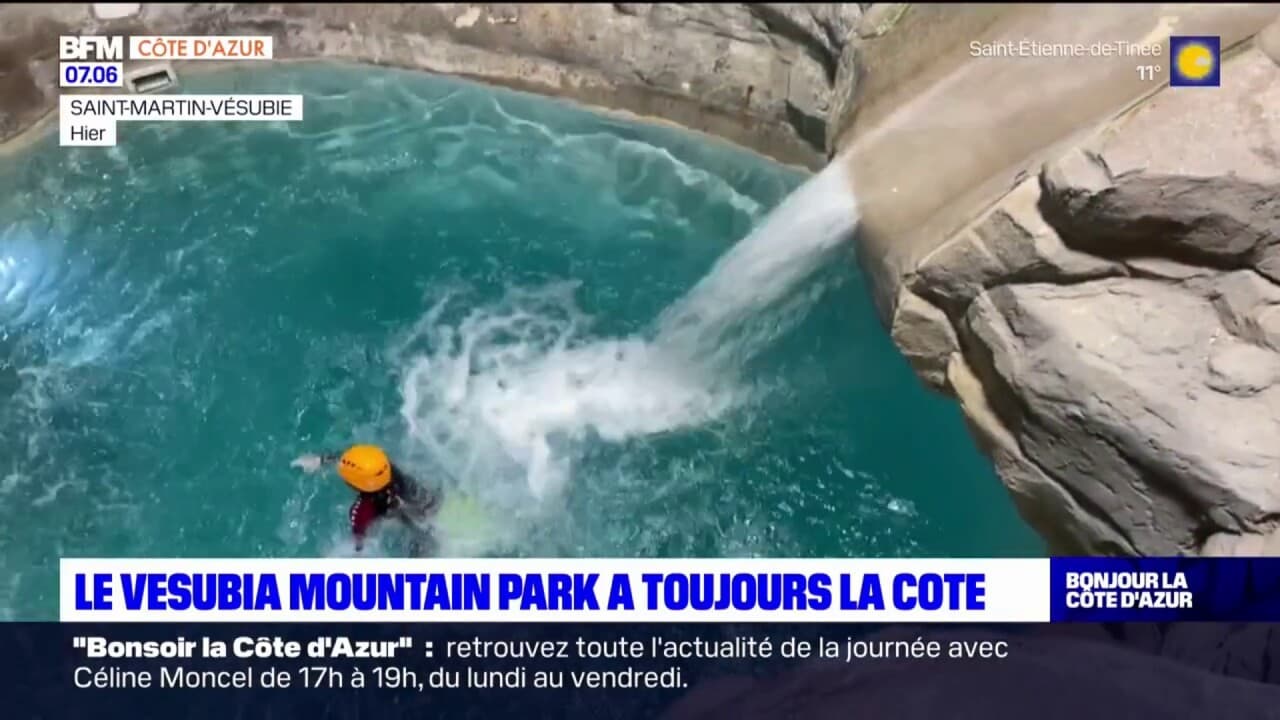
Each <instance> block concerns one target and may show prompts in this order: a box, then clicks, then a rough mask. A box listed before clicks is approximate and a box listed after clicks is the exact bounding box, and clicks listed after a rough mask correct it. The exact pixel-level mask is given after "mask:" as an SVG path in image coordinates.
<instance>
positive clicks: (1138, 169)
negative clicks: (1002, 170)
mask: <svg viewBox="0 0 1280 720" xmlns="http://www.w3.org/2000/svg"><path fill="white" fill-rule="evenodd" d="M1229 68H1230V70H1229V71H1228V70H1224V72H1229V73H1230V77H1231V82H1230V83H1229V85H1230V87H1229V88H1228V87H1227V84H1225V83H1224V87H1223V90H1224V92H1223V93H1222V94H1216V95H1215V96H1214V97H1212V98H1210V97H1208V96H1207V95H1197V94H1196V93H1181V92H1176V91H1170V92H1165V93H1161V94H1160V95H1159V96H1157V97H1156V98H1155V99H1153V100H1152V101H1151V102H1149V103H1148V104H1146V105H1144V106H1143V107H1142V108H1140V109H1139V110H1137V111H1135V112H1134V113H1133V114H1132V115H1131V116H1129V117H1127V118H1125V120H1124V121H1123V123H1122V124H1120V125H1118V126H1117V127H1115V128H1114V129H1112V130H1111V131H1110V132H1109V133H1107V134H1106V135H1105V136H1104V137H1103V138H1102V139H1101V140H1100V141H1099V142H1097V143H1096V144H1095V146H1094V147H1092V148H1082V149H1079V150H1076V151H1074V152H1072V153H1069V154H1068V155H1067V156H1066V157H1064V158H1062V159H1061V160H1059V161H1057V162H1055V163H1051V164H1050V166H1049V167H1048V168H1047V169H1046V172H1045V173H1044V182H1045V197H1044V202H1043V204H1042V209H1043V212H1044V215H1045V218H1046V219H1047V220H1048V221H1049V222H1050V224H1052V225H1053V226H1054V228H1055V229H1057V230H1058V232H1059V234H1060V235H1061V236H1062V238H1063V241H1064V242H1066V244H1067V245H1068V246H1070V247H1073V248H1076V249H1079V250H1083V251H1087V252H1090V253H1093V254H1095V255H1098V256H1101V257H1108V258H1124V257H1135V256H1147V257H1156V256H1158V257H1166V258H1171V259H1174V260H1179V261H1183V262H1186V263H1189V264H1199V265H1205V266H1209V267H1215V268H1223V269H1236V268H1243V267H1250V266H1253V267H1255V268H1257V269H1258V270H1259V271H1260V272H1263V273H1264V274H1267V275H1269V276H1271V277H1273V278H1274V277H1280V274H1277V271H1278V270H1280V267H1276V263H1277V262H1280V260H1277V258H1276V253H1277V252H1280V251H1278V250H1277V249H1276V246H1277V244H1280V120H1277V118H1276V115H1275V113H1274V112H1269V111H1267V110H1266V108H1274V107H1280V83H1277V82H1276V81H1275V79H1276V75H1275V73H1276V66H1275V63H1274V62H1272V61H1271V60H1270V59H1269V58H1267V57H1266V56H1265V55H1264V54H1263V53H1262V52H1261V51H1260V50H1257V49H1254V50H1250V51H1248V52H1246V53H1245V54H1243V55H1242V56H1240V57H1238V58H1235V59H1234V60H1233V61H1232V62H1231V63H1230V65H1229ZM1208 117H1212V118H1213V130H1212V132H1211V133H1209V134H1206V133H1205V132H1204V128H1205V127H1206V126H1205V125H1204V123H1205V120H1204V119H1205V118H1208Z"/></svg>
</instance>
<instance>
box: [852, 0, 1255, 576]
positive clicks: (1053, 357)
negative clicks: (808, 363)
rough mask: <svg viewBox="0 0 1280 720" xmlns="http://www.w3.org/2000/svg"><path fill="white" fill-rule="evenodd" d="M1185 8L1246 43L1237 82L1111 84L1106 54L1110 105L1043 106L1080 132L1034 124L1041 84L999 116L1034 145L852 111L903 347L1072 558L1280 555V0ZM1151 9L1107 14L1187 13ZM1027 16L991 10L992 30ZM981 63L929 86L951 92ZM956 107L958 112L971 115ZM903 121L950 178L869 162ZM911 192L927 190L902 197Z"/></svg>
mask: <svg viewBox="0 0 1280 720" xmlns="http://www.w3.org/2000/svg"><path fill="white" fill-rule="evenodd" d="M1148 7H1149V8H1154V7H1156V6H1148ZM1185 7H1189V8H1198V9H1196V10H1188V11H1187V12H1200V13H1202V16H1201V17H1199V18H1196V21H1197V22H1196V27H1197V28H1199V29H1200V30H1201V31H1204V32H1206V33H1213V32H1214V31H1217V33H1218V34H1221V35H1223V36H1224V38H1223V45H1224V47H1230V46H1232V45H1235V48H1234V49H1233V50H1232V51H1231V52H1229V53H1228V55H1229V57H1228V58H1227V59H1226V60H1225V61H1224V64H1223V68H1222V73H1221V74H1222V78H1223V82H1222V87H1220V88H1216V89H1203V88H1194V89H1177V88H1165V89H1162V90H1158V92H1151V91H1150V90H1142V89H1141V88H1138V87H1126V86H1125V82H1126V81H1125V79H1124V78H1121V77H1118V76H1116V77H1115V80H1116V83H1115V84H1110V85H1108V84H1107V80H1108V78H1109V77H1112V75H1109V74H1108V73H1113V72H1118V71H1113V70H1109V69H1108V68H1106V67H1104V66H1102V65H1099V66H1097V70H1096V72H1097V75H1096V76H1095V77H1094V81H1095V82H1097V85H1095V93H1096V95H1098V96H1106V95H1108V93H1110V94H1111V97H1110V98H1109V99H1107V102H1102V101H1101V100H1100V99H1099V98H1098V97H1093V98H1090V99H1089V102H1090V103H1092V107H1091V108H1090V109H1089V111H1088V112H1084V108H1082V106H1080V105H1071V106H1065V107H1064V106H1062V105H1060V104H1059V99H1057V98H1055V99H1052V100H1047V101H1046V102H1045V103H1044V106H1043V107H1041V108H1040V112H1042V113H1045V114H1046V115H1048V114H1050V113H1059V114H1060V115H1065V116H1068V117H1069V118H1070V119H1071V120H1072V123H1073V124H1075V127H1074V128H1072V127H1070V126H1069V125H1067V124H1061V129H1060V130H1059V129H1054V130H1053V131H1049V130H1048V129H1046V127H1045V125H1058V124H1060V123H1061V117H1055V119H1054V120H1052V122H1049V123H1040V124H1034V123H1036V120H1034V119H1032V118H1033V117H1034V116H1032V115H1029V114H1027V113H1028V112H1029V111H1030V110H1032V109H1034V106H1035V103H1034V101H1033V100H1032V96H1030V95H1027V96H1025V97H1026V101H1025V102H1024V104H1023V105H1022V106H1019V107H1010V108H1009V109H1008V110H1006V111H997V112H995V113H993V114H992V115H991V116H990V117H989V118H988V120H987V121H986V122H988V125H987V126H986V128H985V129H986V131H988V132H995V133H1003V136H1004V137H1006V138H1009V139H1010V140H1011V141H1012V142H1013V143H1015V144H1020V145H1021V146H1022V149H1021V150H1019V151H1018V153H1016V154H1013V153H1011V152H1010V151H1009V149H1008V148H1007V147H1005V148H999V149H992V150H987V149H986V148H984V147H983V146H981V145H976V144H969V145H965V144H964V143H963V142H961V143H960V147H961V148H964V150H961V151H957V152H956V154H955V157H954V159H953V158H951V157H946V156H945V153H946V151H945V149H942V148H941V145H931V144H930V143H932V142H937V143H942V142H943V141H945V140H946V139H947V138H948V137H950V138H951V141H953V142H957V141H959V140H960V138H961V137H962V136H964V135H965V133H968V132H972V131H974V130H975V128H976V129H979V130H981V129H982V128H983V126H982V125H981V123H980V124H979V125H977V126H968V125H966V126H965V127H963V128H960V129H957V130H956V131H955V132H951V133H948V132H945V131H944V129H943V128H940V127H939V126H940V125H941V123H939V122H937V121H936V120H935V119H934V118H932V117H930V116H928V115H925V114H920V115H917V114H916V113H924V112H925V111H924V110H923V109H917V108H910V107H909V106H908V104H909V102H910V101H909V100H908V101H902V100H898V101H895V102H891V103H889V107H888V108H887V109H886V108H883V107H882V108H879V109H877V108H875V106H874V101H872V105H871V106H870V108H869V107H867V106H864V107H860V109H859V113H866V112H871V113H873V114H876V116H877V119H876V120H875V121H874V122H872V123H871V124H870V126H864V127H863V128H861V130H860V129H859V128H858V127H857V125H858V123H859V122H863V119H862V118H857V119H855V122H854V123H853V125H852V128H853V129H852V130H851V133H850V135H849V136H847V137H846V138H845V140H844V141H845V142H846V143H847V144H848V146H849V148H850V153H851V158H852V159H851V160H849V161H850V162H851V163H853V165H854V167H855V182H858V183H859V186H860V188H859V200H860V202H861V203H862V205H863V208H864V212H866V213H868V215H869V222H868V225H869V227H868V228H866V230H867V233H865V234H869V235H870V238H869V239H868V238H864V239H863V247H862V248H861V252H863V254H864V258H863V260H864V264H865V265H866V266H867V267H868V269H869V272H870V274H871V276H872V280H873V284H875V286H876V288H877V295H878V297H879V298H880V306H881V308H882V311H883V312H884V314H885V317H886V321H887V322H888V324H889V325H890V327H891V329H892V334H893V336H894V338H895V341H896V342H897V343H898V345H899V347H900V348H901V349H902V350H903V352H904V354H905V355H906V356H907V357H908V359H909V360H911V362H912V364H913V365H914V366H915V368H916V369H917V372H918V373H919V374H920V376H921V378H922V379H923V380H924V381H925V382H927V383H928V384H929V385H931V386H933V387H935V388H937V389H939V390H942V391H944V392H947V393H950V394H952V395H954V396H956V397H957V398H958V399H959V401H960V403H961V405H962V407H963V409H964V411H965V415H966V417H967V418H968V420H969V423H970V425H971V427H972V428H973V430H974V432H975V434H976V436H977V437H978V439H979V441H980V443H981V445H982V446H983V447H984V449H985V450H986V451H987V452H988V453H989V454H990V455H991V456H992V458H993V460H994V461H995V464H996V467H997V470H998V472H999V474H1000V476H1001V479H1002V480H1003V482H1004V483H1005V484H1006V486H1007V487H1008V488H1009V490H1010V493H1011V494H1012V496H1013V497H1014V499H1015V501H1016V502H1017V504H1018V507H1019V509H1020V511H1021V512H1022V514H1023V515H1024V517H1026V518H1027V520H1028V521H1029V522H1030V523H1031V524H1032V525H1034V526H1035V527H1036V528H1037V529H1038V530H1039V531H1040V532H1041V534H1042V535H1043V536H1044V537H1045V538H1046V539H1047V540H1048V541H1049V543H1050V545H1051V547H1052V548H1053V549H1054V550H1056V551H1059V552H1084V553H1108V554H1143V555H1149V554H1150V555H1156V554H1158V555H1168V554H1184V553H1185V554H1195V553H1205V554H1259V553H1266V554H1272V553H1275V552H1280V532H1277V528H1278V527H1280V446H1278V445H1277V444H1276V440H1275V438H1277V437H1280V352H1278V350H1280V257H1278V256H1277V253H1280V249H1278V248H1280V154H1278V149H1280V113H1277V111H1276V109H1277V108H1280V63H1277V57H1280V54H1278V53H1277V52H1276V49H1277V47H1280V20H1276V18H1277V17H1278V16H1280V9H1278V8H1275V7H1274V6H1272V7H1265V6H1230V7H1225V6H1185ZM1107 12H1112V9H1108V11H1107ZM1141 12H1148V13H1149V12H1151V10H1149V9H1144V10H1142V11H1141ZM1141 12H1140V11H1139V10H1138V9H1137V6H1132V7H1131V8H1125V9H1119V10H1114V13H1115V14H1113V15H1110V16H1107V17H1099V18H1097V20H1098V24H1099V26H1106V25H1108V23H1110V24H1111V25H1112V26H1113V27H1119V26H1123V25H1124V24H1125V23H1126V22H1129V21H1132V23H1131V24H1132V28H1131V29H1132V30H1133V31H1135V33H1134V35H1133V36H1134V37H1136V36H1140V35H1141V34H1142V32H1146V31H1147V30H1148V29H1149V28H1150V27H1152V26H1155V27H1156V29H1157V30H1162V32H1163V33H1164V34H1167V33H1168V32H1169V31H1170V30H1171V29H1172V28H1173V27H1174V25H1173V24H1172V23H1171V22H1169V18H1160V17H1154V16H1150V17H1145V18H1144V17H1142V15H1141ZM1182 19H1183V20H1184V21H1185V20H1188V18H1187V17H1186V16H1185V14H1184V17H1183V18H1182ZM1018 20H1019V18H1016V17H1012V18H995V19H993V20H992V22H991V25H990V28H992V30H991V34H989V35H988V36H987V37H988V38H998V37H999V35H1000V32H1002V31H1007V28H1010V27H1017V21H1018ZM1269 22H1275V23H1276V24H1274V25H1270V26H1268V23H1269ZM1162 25H1163V26H1164V27H1163V29H1162ZM1262 28H1268V29H1267V30H1265V32H1262V33H1260V34H1259V30H1260V29H1262ZM1080 31H1081V32H1087V31H1088V28H1087V27H1082V28H1080ZM894 32H897V31H896V30H895V31H894ZM1063 32H1066V31H1065V30H1063ZM1111 37H1119V36H1117V35H1112V36H1111ZM865 49H866V50H873V48H865ZM1023 60H1024V59H1023V58H1010V59H1007V60H1005V62H1006V63H1007V65H1005V66H1003V67H1002V68H1001V69H999V71H1000V72H1007V73H1009V74H1008V76H1007V78H1006V79H1007V81H1008V82H1005V83H1002V84H999V85H997V87H996V88H993V91H994V92H995V93H999V94H1000V95H1001V97H1002V98H1004V99H1002V100H1001V101H1000V102H1009V100H1008V98H1009V97H1010V95H1013V96H1014V97H1015V99H1016V98H1017V96H1018V94H1019V91H1020V86H1019V79H1020V78H1022V77H1023V75H1022V73H1023V72H1025V71H1020V70H1018V69H1017V68H1016V67H1014V65H1013V64H1014V63H1017V62H1022V61H1023ZM1150 62H1152V63H1155V62H1161V63H1167V62H1168V60H1167V59H1163V60H1162V59H1156V60H1152V61H1150ZM1080 69H1081V71H1082V72H1084V73H1085V74H1088V73H1089V68H1088V67H1082V68H1080ZM1124 69H1125V70H1128V71H1129V72H1134V71H1133V70H1132V69H1131V68H1127V67H1126V68H1124ZM1135 74H1136V73H1135ZM963 78H964V75H963V73H960V74H958V75H957V76H953V77H951V78H946V79H945V82H939V83H937V84H934V85H933V86H932V87H933V89H934V91H935V94H936V93H941V94H942V95H943V96H944V97H943V98H942V99H941V100H939V102H942V101H944V100H945V99H946V97H945V93H946V92H947V91H948V90H949V89H950V88H948V85H950V86H952V87H962V86H963V84H964V83H965V82H966V81H965V80H964V79H963ZM1025 79H1026V82H1027V87H1030V86H1031V84H1033V83H1039V84H1042V85H1045V86H1051V85H1052V84H1053V83H1054V80H1053V78H1052V76H1042V77H1041V78H1040V79H1035V78H1032V77H1030V76H1029V75H1028V76H1026V77H1025ZM1049 89H1051V87H1046V88H1045V90H1046V92H1047V91H1048V90H1049ZM1044 97H1045V98H1054V96H1053V95H1052V94H1049V95H1045V96H1044ZM930 99H932V98H930ZM978 100H979V101H980V100H981V98H978ZM972 101H973V100H972V99H971V100H969V102H972ZM959 102H960V106H958V107H957V108H956V110H955V112H954V115H963V116H964V117H966V118H968V117H970V116H969V115H967V114H966V108H964V107H963V103H964V102H965V101H964V100H961V101H959ZM1126 103H1127V104H1128V107H1127V108H1125V104H1126ZM922 104H926V105H927V101H922ZM1107 107H1115V108H1117V109H1118V110H1120V112H1119V114H1115V113H1110V114H1108V113H1107V112H1106V110H1107ZM1001 112H1004V114H1005V116H1006V117H1007V119H1008V123H1007V125H1006V124H1002V122H1001V121H1000V120H999V118H1000V117H1001ZM1019 113H1022V118H1023V122H1024V123H1025V122H1031V123H1033V124H1032V125H1031V126H1030V127H1029V129H1028V128H1027V127H1023V126H1022V125H1021V124H1019V123H1018V122H1016V121H1017V119H1018V117H1019ZM972 117H975V118H976V117H977V116H976V115H974V116H972ZM876 123H880V124H879V125H878V126H877V125H876ZM900 127H903V128H905V127H910V128H912V129H914V130H915V131H916V132H915V134H914V135H913V136H912V137H911V138H910V139H909V140H916V141H917V142H920V143H921V145H922V146H921V147H919V148H913V147H910V146H908V149H907V151H906V153H905V154H906V155H907V156H909V157H911V158H919V159H921V160H922V163H923V164H922V165H921V166H920V167H930V168H933V169H935V170H936V171H937V172H938V174H939V175H942V177H936V178H929V177H925V178H923V179H914V178H910V177H908V176H907V175H906V174H901V175H896V176H894V177H895V179H897V178H901V182H902V183H903V185H904V187H894V188H889V187H885V184H886V183H883V182H879V181H878V180H876V179H874V178H871V179H868V178H867V177H866V176H865V174H860V173H859V172H858V168H859V167H862V168H864V169H866V168H869V167H873V166H874V163H875V159H876V156H877V153H878V152H879V149H878V148H876V147H875V145H876V143H877V142H883V141H884V136H892V135H893V133H894V132H896V131H897V129H898V128H900ZM926 128H927V129H928V130H929V131H931V132H932V135H933V137H932V138H930V137H924V136H922V134H921V131H922V130H923V129H926ZM1028 132H1029V133H1030V135H1028V134H1027V133H1028ZM877 136H879V137H877ZM921 138H923V140H922V139H921ZM930 148H932V149H933V150H935V151H937V150H940V149H941V153H934V154H930V153H929V151H930ZM886 152H888V150H887V149H886ZM965 153H967V155H966V154H965ZM900 156H901V155H900ZM1019 158H1020V159H1019ZM917 170H918V169H917ZM961 180H964V182H961ZM908 183H913V185H908ZM1006 183H1007V184H1006ZM1001 185H1004V187H1005V188H1008V187H1012V190H1002V188H1001V187H1000V186H1001ZM901 190H908V191H910V190H915V191H918V192H920V193H923V194H924V195H925V197H923V198H921V197H913V198H909V199H904V200H901V201H895V200H894V198H893V197H892V195H893V194H894V193H895V192H897V191H901ZM984 204H985V205H987V208H986V209H985V210H982V211H980V212H978V213H976V216H977V217H976V219H969V218H973V217H974V215H975V213H974V208H975V207H981V206H982V205H984ZM904 207H905V208H908V209H911V210H915V211H918V212H919V214H918V215H917V216H916V217H909V216H908V215H907V214H906V213H905V212H904ZM887 229H892V230H893V231H894V232H895V233H896V234H895V235H894V236H893V237H892V238H887V237H886V235H885V231H886V230H887ZM894 242H896V243H897V244H893V243H894Z"/></svg>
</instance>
